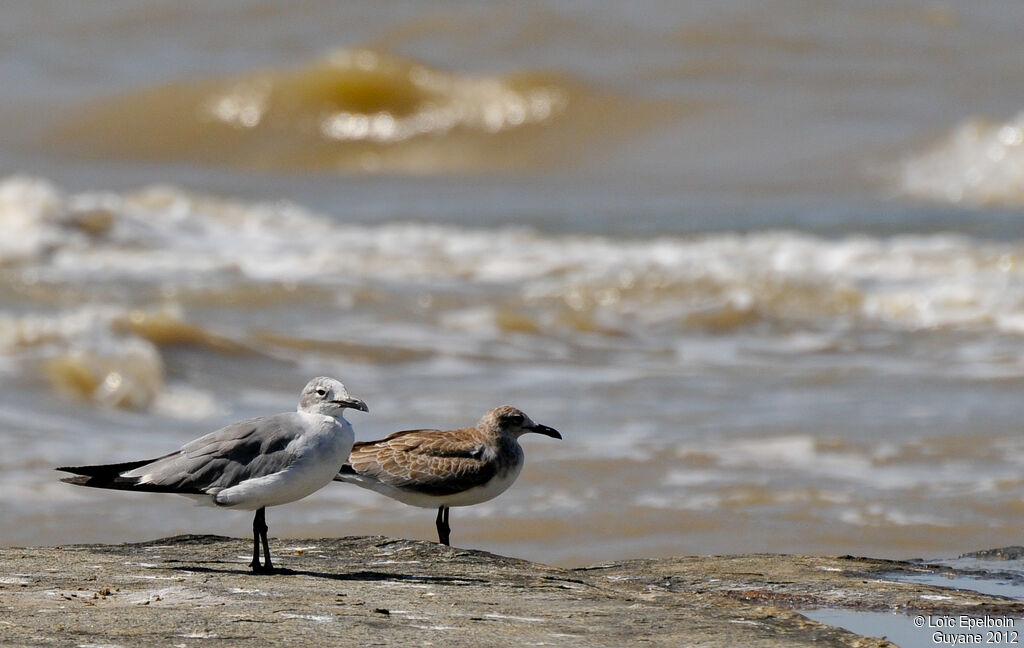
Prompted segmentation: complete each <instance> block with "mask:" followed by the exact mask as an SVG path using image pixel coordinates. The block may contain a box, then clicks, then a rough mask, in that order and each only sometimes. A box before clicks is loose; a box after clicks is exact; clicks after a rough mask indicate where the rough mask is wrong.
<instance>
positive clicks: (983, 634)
mask: <svg viewBox="0 0 1024 648" xmlns="http://www.w3.org/2000/svg"><path fill="white" fill-rule="evenodd" d="M798 612H800V614H802V615H804V616H805V617H807V618H808V619H813V620H814V621H817V622H818V623H823V624H825V625H830V626H835V627H838V628H843V629H844V630H849V631H850V632H853V633H856V634H859V635H863V636H867V637H883V638H885V639H888V640H889V641H891V642H893V643H894V644H896V645H897V646H900V648H925V647H929V648H934V647H935V646H961V645H985V646H1018V645H1020V644H1021V643H1022V642H1024V630H1022V629H1024V619H1015V618H1012V617H1003V616H991V615H988V616H971V615H967V614H963V615H937V614H936V615H925V614H918V615H906V614H896V613H892V612H867V611H863V610H835V609H817V610H798Z"/></svg>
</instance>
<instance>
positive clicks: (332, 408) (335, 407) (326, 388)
mask: <svg viewBox="0 0 1024 648" xmlns="http://www.w3.org/2000/svg"><path fill="white" fill-rule="evenodd" d="M346 408H352V409H357V410H360V411H362V412H369V411H370V408H368V407H367V406H366V403H364V402H363V401H361V400H359V399H358V398H355V397H354V396H351V395H349V393H348V390H347V389H345V385H343V384H341V381H340V380H337V379H336V378H327V377H325V376H320V377H319V378H314V379H313V380H310V381H309V382H308V383H306V387H305V388H304V389H303V390H302V395H301V396H299V411H300V412H306V413H308V414H323V415H324V416H341V415H342V412H343V411H344V410H345V409H346Z"/></svg>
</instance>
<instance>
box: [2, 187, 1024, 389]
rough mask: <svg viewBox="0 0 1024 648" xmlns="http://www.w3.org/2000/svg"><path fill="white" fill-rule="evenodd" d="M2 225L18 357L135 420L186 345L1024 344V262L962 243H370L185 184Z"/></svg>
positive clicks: (506, 231)
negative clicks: (945, 336)
mask: <svg viewBox="0 0 1024 648" xmlns="http://www.w3.org/2000/svg"><path fill="white" fill-rule="evenodd" d="M0 227H3V228H4V231H8V232H16V235H15V236H10V237H4V239H3V243H2V244H0V279H2V281H0V296H2V297H3V307H2V308H0V357H3V359H4V361H5V362H8V361H10V360H11V359H12V358H14V359H15V360H16V361H19V362H20V361H24V362H36V364H40V363H41V366H45V373H46V375H48V376H49V377H50V380H51V382H52V383H53V384H55V385H56V386H58V387H59V388H60V389H62V390H63V391H69V392H74V393H77V394H79V395H82V396H84V397H86V398H89V399H91V400H93V401H96V402H101V403H109V404H113V405H116V406H119V407H129V408H144V407H149V406H151V405H152V403H153V402H154V399H156V398H157V397H158V394H160V393H162V390H163V387H162V384H163V380H164V378H163V373H164V369H163V365H164V364H165V363H164V358H163V356H164V354H165V353H166V352H167V351H166V350H167V349H171V348H176V347H190V348H197V349H202V350H204V351H208V352H212V353H217V354H237V355H243V356H245V355H251V356H258V357H265V358H272V359H274V360H275V361H285V362H294V361H298V360H299V359H302V358H318V357H336V358H344V359H348V360H351V361H358V362H371V363H403V362H417V361H423V360H427V359H430V358H432V357H436V356H439V355H441V356H443V355H452V356H456V357H462V358H464V359H467V360H469V361H477V360H481V359H484V360H486V359H488V358H491V359H496V358H502V359H514V358H517V357H519V358H524V357H543V358H548V359H550V358H553V357H560V358H567V359H568V358H572V357H574V354H577V353H586V352H587V350H588V349H589V350H595V349H598V350H601V349H608V350H612V351H625V352H628V353H633V354H634V355H635V354H636V353H640V354H641V356H637V357H642V354H645V353H652V352H655V351H658V352H659V353H661V355H662V356H663V355H664V352H665V351H666V350H668V351H669V352H670V353H671V352H672V350H673V349H675V350H678V349H681V348H683V346H685V347H686V349H687V353H691V354H692V353H696V352H697V350H696V349H695V347H694V346H693V345H686V344H684V341H685V340H692V339H696V338H703V339H707V338H708V336H719V337H723V338H725V337H729V336H732V335H734V334H736V333H742V334H743V335H745V336H746V337H747V338H748V339H753V338H759V339H762V340H765V341H766V345H767V346H765V345H762V346H764V348H768V347H769V346H771V347H772V348H775V349H777V350H778V351H779V352H784V353H791V354H793V353H815V352H818V351H828V350H830V349H833V350H834V349H838V348H843V347H842V339H843V338H844V336H847V335H850V334H851V333H852V334H854V335H856V334H857V332H858V331H877V330H882V331H892V332H896V333H900V334H903V333H918V332H925V333H927V332H928V331H955V332H958V333H963V334H967V335H973V336H975V337H977V336H981V338H978V339H990V336H991V334H992V333H999V334H1006V335H1012V336H1019V335H1021V334H1024V280H1022V279H1024V276H1022V275H1024V269H1022V261H1024V243H1022V242H1013V241H1001V242H997V241H986V240H977V239H972V238H969V237H966V236H958V235H949V234H934V235H923V236H899V237H890V238H878V237H866V236H851V237H846V238H841V239H826V238H821V237H817V236H812V235H809V234H803V233H797V232H783V231H764V232H754V233H749V234H707V235H699V236H691V237H660V238H652V239H629V240H620V239H615V238H611V237H607V236H597V235H579V234H575V235H550V234H544V233H541V232H537V231H534V230H530V229H525V228H510V227H506V228H496V229H474V228H466V227H457V226H442V225H432V224H419V223H391V224H382V225H375V226H367V225H351V224H346V223H344V222H341V221H340V220H339V219H338V218H329V217H326V216H323V215H317V214H314V213H311V212H308V211H306V210H304V209H302V208H300V207H297V206H294V205H288V204H281V203H273V204H263V203H254V204H250V203H244V202H239V201H232V200H227V199H222V198H213V197H206V196H200V195H196V194H192V193H189V192H187V191H183V190H180V189H175V188H172V187H154V188H148V189H142V190H139V191H135V192H127V193H111V192H84V193H78V194H70V195H69V194H65V193H64V192H62V191H61V190H59V189H58V188H56V187H54V186H52V185H51V184H50V183H47V182H45V181H42V180H39V179H34V178H28V177H12V178H8V179H6V180H4V181H2V182H0ZM982 355H983V356H984V357H988V356H985V355H984V353H983V354H982ZM652 357H653V356H652ZM659 357H660V356H659ZM40 359H42V360H40ZM983 361H984V358H982V359H981V360H979V362H983ZM140 367H141V369H138V370H136V368H140ZM979 375H988V374H986V373H985V372H984V371H982V372H981V373H980V374H979ZM119 381H120V382H119Z"/></svg>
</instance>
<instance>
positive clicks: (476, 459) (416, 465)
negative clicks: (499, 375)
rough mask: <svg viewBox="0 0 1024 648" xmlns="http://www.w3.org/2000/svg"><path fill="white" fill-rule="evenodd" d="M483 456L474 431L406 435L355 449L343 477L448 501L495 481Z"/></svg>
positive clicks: (398, 434)
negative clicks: (445, 497) (361, 478)
mask: <svg viewBox="0 0 1024 648" xmlns="http://www.w3.org/2000/svg"><path fill="white" fill-rule="evenodd" d="M485 452H486V439H484V438H483V436H482V435H481V434H480V433H479V432H478V431H477V430H476V428H467V429H462V430H444V431H442V430H406V431H404V432H395V433H394V434H392V435H390V436H388V437H387V438H386V439H382V440H380V441H365V442H361V443H356V444H355V446H354V447H353V448H352V453H351V454H350V455H349V460H348V463H347V464H345V466H343V467H342V471H341V472H342V474H345V473H350V474H351V473H358V474H360V475H363V476H366V477H372V478H374V479H376V480H378V481H380V482H382V483H385V484H388V485H390V486H394V487H395V488H402V489H407V490H414V491H417V492H420V493H425V494H427V495H435V496H443V495H451V494H453V493H459V492H461V491H464V490H467V489H469V488H472V487H474V486H478V485H481V484H484V483H486V482H487V481H488V480H489V479H490V478H491V477H493V476H494V473H495V465H494V462H493V461H485V459H484V455H485Z"/></svg>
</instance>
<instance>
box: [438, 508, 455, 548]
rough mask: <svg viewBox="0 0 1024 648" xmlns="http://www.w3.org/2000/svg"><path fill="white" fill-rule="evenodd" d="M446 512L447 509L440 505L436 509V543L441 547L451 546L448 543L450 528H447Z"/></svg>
mask: <svg viewBox="0 0 1024 648" xmlns="http://www.w3.org/2000/svg"><path fill="white" fill-rule="evenodd" d="M448 511H449V508H448V507H447V506H445V505H444V504H442V505H441V506H438V507H437V520H435V521H434V524H435V525H436V526H437V541H438V542H440V543H441V544H443V545H448V546H451V543H450V542H448V537H449V536H450V535H451V532H452V528H451V527H450V526H448Z"/></svg>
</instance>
